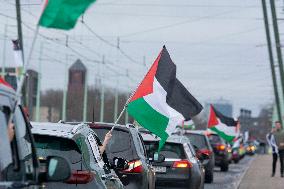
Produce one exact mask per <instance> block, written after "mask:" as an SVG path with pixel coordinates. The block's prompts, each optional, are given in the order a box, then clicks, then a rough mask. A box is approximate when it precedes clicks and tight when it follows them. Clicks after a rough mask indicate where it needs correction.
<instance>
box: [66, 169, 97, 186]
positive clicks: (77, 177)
mask: <svg viewBox="0 0 284 189" xmlns="http://www.w3.org/2000/svg"><path fill="white" fill-rule="evenodd" d="M93 179H94V173H92V172H90V171H72V174H71V177H70V178H69V179H68V180H67V181H66V183H68V184H87V183H89V182H91V181H92V180H93Z"/></svg>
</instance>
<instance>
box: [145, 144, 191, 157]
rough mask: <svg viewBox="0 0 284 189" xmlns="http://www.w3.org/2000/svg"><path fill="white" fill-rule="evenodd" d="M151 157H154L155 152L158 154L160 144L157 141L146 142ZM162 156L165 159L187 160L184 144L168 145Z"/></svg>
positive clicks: (162, 151) (163, 149)
mask: <svg viewBox="0 0 284 189" xmlns="http://www.w3.org/2000/svg"><path fill="white" fill-rule="evenodd" d="M144 144H145V147H146V150H147V153H148V156H149V157H153V156H154V153H155V152H158V147H159V143H158V142H156V141H144ZM160 154H162V155H163V156H165V158H173V159H184V158H186V156H185V152H184V149H183V145H182V144H177V143H168V142H167V143H166V144H165V145H164V147H163V148H162V149H161V151H160Z"/></svg>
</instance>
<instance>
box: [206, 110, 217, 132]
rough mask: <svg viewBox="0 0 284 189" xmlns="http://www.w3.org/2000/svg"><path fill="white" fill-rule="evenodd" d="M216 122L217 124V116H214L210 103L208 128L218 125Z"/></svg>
mask: <svg viewBox="0 0 284 189" xmlns="http://www.w3.org/2000/svg"><path fill="white" fill-rule="evenodd" d="M218 124H219V121H218V119H217V116H216V114H215V112H214V109H213V107H212V105H210V110H209V120H208V128H209V129H210V128H212V127H214V126H216V125H218Z"/></svg>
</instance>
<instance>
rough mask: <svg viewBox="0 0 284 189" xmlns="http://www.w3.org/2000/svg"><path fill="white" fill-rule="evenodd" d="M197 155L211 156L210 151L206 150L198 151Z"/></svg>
mask: <svg viewBox="0 0 284 189" xmlns="http://www.w3.org/2000/svg"><path fill="white" fill-rule="evenodd" d="M198 153H200V154H206V155H208V156H210V155H211V154H212V151H211V150H208V149H200V150H198Z"/></svg>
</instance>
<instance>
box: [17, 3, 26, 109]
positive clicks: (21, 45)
mask: <svg viewBox="0 0 284 189" xmlns="http://www.w3.org/2000/svg"><path fill="white" fill-rule="evenodd" d="M15 5H16V15H17V29H18V39H19V46H20V49H21V51H22V60H23V64H25V61H24V60H25V58H24V42H23V32H22V17H21V3H20V0H15ZM23 66H24V65H23ZM26 71H27V70H26ZM23 74H26V73H23ZM24 82H25V81H24ZM28 85H29V82H28V80H26V85H24V87H23V88H22V94H23V96H22V99H23V102H22V103H23V105H24V106H26V107H28V105H29V102H28V101H29V100H28V99H29V98H28V96H29V94H28ZM18 87H19V86H18ZM20 87H21V86H20Z"/></svg>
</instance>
